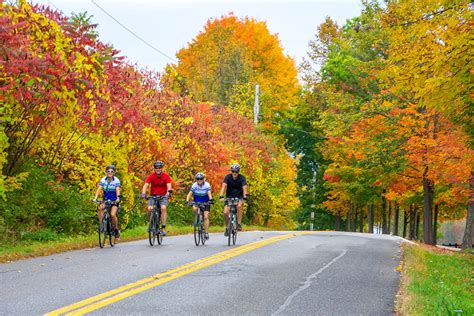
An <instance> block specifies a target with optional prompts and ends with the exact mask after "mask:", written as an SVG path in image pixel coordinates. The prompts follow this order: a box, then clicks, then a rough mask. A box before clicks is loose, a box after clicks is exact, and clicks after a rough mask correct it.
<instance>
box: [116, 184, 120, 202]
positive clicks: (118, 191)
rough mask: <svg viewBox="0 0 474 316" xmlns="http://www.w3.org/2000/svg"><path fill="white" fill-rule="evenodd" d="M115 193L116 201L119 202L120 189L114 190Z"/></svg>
mask: <svg viewBox="0 0 474 316" xmlns="http://www.w3.org/2000/svg"><path fill="white" fill-rule="evenodd" d="M115 193H116V194H117V200H120V187H116V188H115Z"/></svg>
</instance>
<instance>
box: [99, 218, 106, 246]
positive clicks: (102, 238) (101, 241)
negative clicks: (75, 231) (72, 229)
mask: <svg viewBox="0 0 474 316" xmlns="http://www.w3.org/2000/svg"><path fill="white" fill-rule="evenodd" d="M106 225H107V223H106V222H105V216H102V219H101V221H100V223H99V228H98V229H97V231H98V233H99V247H100V248H104V246H105V238H106V237H107V235H106V227H107V226H106Z"/></svg>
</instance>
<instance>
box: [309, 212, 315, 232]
mask: <svg viewBox="0 0 474 316" xmlns="http://www.w3.org/2000/svg"><path fill="white" fill-rule="evenodd" d="M313 222H314V212H311V222H310V223H309V230H313Z"/></svg>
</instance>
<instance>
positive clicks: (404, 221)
mask: <svg viewBox="0 0 474 316" xmlns="http://www.w3.org/2000/svg"><path fill="white" fill-rule="evenodd" d="M407 224H408V216H407V210H404V211H403V235H402V236H403V238H406V237H407Z"/></svg>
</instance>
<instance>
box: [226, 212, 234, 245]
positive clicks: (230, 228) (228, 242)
mask: <svg viewBox="0 0 474 316" xmlns="http://www.w3.org/2000/svg"><path fill="white" fill-rule="evenodd" d="M233 229H234V228H233V223H232V218H229V225H227V231H228V232H229V235H228V236H227V246H230V241H231V240H232V231H233Z"/></svg>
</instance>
